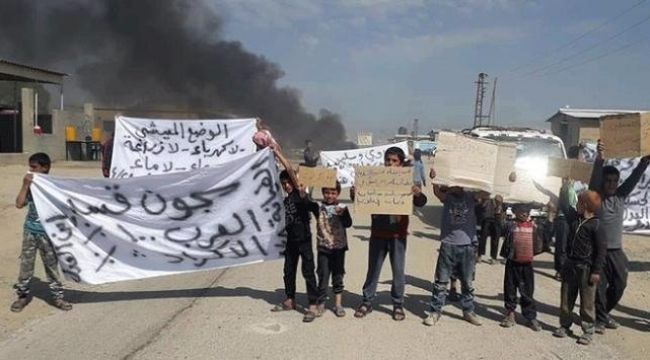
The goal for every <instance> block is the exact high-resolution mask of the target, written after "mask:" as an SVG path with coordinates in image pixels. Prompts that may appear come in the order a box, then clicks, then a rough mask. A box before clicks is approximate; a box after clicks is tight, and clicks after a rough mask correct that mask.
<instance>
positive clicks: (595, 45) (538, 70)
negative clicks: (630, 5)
mask: <svg viewBox="0 0 650 360" xmlns="http://www.w3.org/2000/svg"><path fill="white" fill-rule="evenodd" d="M648 20H650V14H649V15H648V16H646V17H645V18H643V19H642V20H640V21H638V22H636V23H634V24H632V25H630V26H628V27H626V28H625V29H623V30H621V31H619V32H618V33H616V34H614V35H612V36H610V37H608V38H607V39H605V40H603V41H600V42H597V43H596V44H594V45H592V46H589V47H587V48H585V49H582V50H580V51H578V52H577V53H575V54H572V55H569V56H566V57H564V58H562V59H560V60H559V61H556V62H554V63H551V64H548V65H546V66H542V67H541V68H538V69H535V70H532V71H530V72H528V73H526V74H525V76H528V75H535V74H537V73H540V72H542V71H544V70H547V69H549V68H551V67H553V66H556V65H560V64H563V63H564V62H566V61H568V60H571V59H572V58H575V57H577V56H580V55H582V54H584V53H586V52H588V51H590V50H592V49H595V48H597V47H599V46H601V45H602V44H604V43H607V42H609V41H611V40H614V39H616V38H617V37H619V36H621V35H623V34H625V33H626V32H628V31H630V30H632V29H634V28H635V27H637V26H640V25H642V24H643V23H645V22H647V21H648Z"/></svg>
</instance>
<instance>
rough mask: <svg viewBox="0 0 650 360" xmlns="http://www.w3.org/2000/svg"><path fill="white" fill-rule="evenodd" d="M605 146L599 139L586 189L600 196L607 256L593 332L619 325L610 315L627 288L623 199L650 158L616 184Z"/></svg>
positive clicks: (615, 177) (638, 178)
mask: <svg viewBox="0 0 650 360" xmlns="http://www.w3.org/2000/svg"><path fill="white" fill-rule="evenodd" d="M604 150H605V145H604V144H603V143H602V142H601V141H600V140H599V141H598V146H597V154H596V161H595V162H594V169H593V173H592V175H591V182H590V183H589V189H590V190H593V191H597V192H599V193H600V196H601V198H602V207H601V208H600V211H599V214H598V216H599V218H600V227H599V228H598V231H599V233H600V234H601V236H603V237H604V238H605V239H606V240H607V256H606V258H605V265H604V267H603V269H602V272H601V276H600V283H599V284H598V289H597V292H596V332H597V333H599V334H604V333H605V329H606V328H607V329H616V328H618V326H619V325H618V323H617V322H616V321H614V319H612V318H611V317H610V316H609V313H610V312H611V311H612V309H614V307H616V305H617V304H618V302H619V301H620V300H621V298H622V297H623V292H624V291H625V287H626V286H627V273H628V260H627V256H626V255H625V252H624V251H623V243H622V241H623V217H624V215H625V200H626V199H627V197H628V196H630V194H631V193H632V191H633V190H634V188H635V187H636V185H637V183H638V182H639V180H641V176H643V174H644V173H645V171H646V169H647V168H648V165H649V164H650V155H646V156H644V157H642V158H641V160H640V161H639V164H638V165H637V166H636V168H635V169H634V170H633V171H632V174H630V176H629V177H628V178H627V179H625V181H624V182H623V184H621V186H619V185H618V183H619V180H620V177H621V173H620V172H619V171H618V169H617V168H615V167H614V166H611V165H608V166H604V167H603V164H604V162H605V160H604V155H603V153H604Z"/></svg>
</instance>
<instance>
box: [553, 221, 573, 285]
mask: <svg viewBox="0 0 650 360" xmlns="http://www.w3.org/2000/svg"><path fill="white" fill-rule="evenodd" d="M554 228H555V229H554V230H555V252H554V253H553V264H554V266H553V267H554V268H555V271H557V272H559V273H561V272H562V270H563V269H564V263H565V262H566V244H567V237H568V236H569V231H570V230H569V229H570V227H569V223H567V221H566V219H565V218H564V217H559V216H558V217H556V218H555V225H554Z"/></svg>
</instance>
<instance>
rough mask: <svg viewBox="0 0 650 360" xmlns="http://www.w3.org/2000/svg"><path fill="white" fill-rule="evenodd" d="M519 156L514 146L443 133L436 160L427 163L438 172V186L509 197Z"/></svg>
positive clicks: (439, 135)
mask: <svg viewBox="0 0 650 360" xmlns="http://www.w3.org/2000/svg"><path fill="white" fill-rule="evenodd" d="M516 155H517V150H516V145H515V144H514V143H496V142H494V141H490V140H486V139H478V138H473V137H469V136H466V135H463V134H457V133H451V132H441V133H439V134H438V149H437V150H436V157H435V160H434V161H433V162H429V161H427V163H428V165H429V166H430V167H433V168H434V169H435V171H436V178H435V179H434V180H433V182H434V183H436V184H439V185H446V186H452V185H453V186H461V187H464V188H466V189H472V190H483V191H487V192H490V193H493V194H501V195H505V194H508V193H509V192H510V186H511V183H510V181H509V176H510V173H511V172H512V171H513V166H514V162H515V157H516Z"/></svg>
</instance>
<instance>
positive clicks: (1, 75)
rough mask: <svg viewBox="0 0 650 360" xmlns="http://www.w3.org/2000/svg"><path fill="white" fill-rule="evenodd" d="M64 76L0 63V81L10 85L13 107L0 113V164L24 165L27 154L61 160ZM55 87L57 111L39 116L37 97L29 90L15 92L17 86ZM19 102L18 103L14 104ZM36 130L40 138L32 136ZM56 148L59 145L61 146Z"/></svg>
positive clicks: (62, 151) (26, 66)
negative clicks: (19, 163)
mask: <svg viewBox="0 0 650 360" xmlns="http://www.w3.org/2000/svg"><path fill="white" fill-rule="evenodd" d="M66 76H67V74H65V73H61V72H57V71H52V70H47V69H42V68H37V67H33V66H29V65H25V64H18V63H14V62H10V61H7V60H2V59H0V81H2V82H13V83H14V94H13V98H14V100H13V104H0V105H3V109H2V112H0V164H2V163H15V162H24V161H25V158H26V156H27V155H28V154H32V153H35V152H39V151H43V152H47V153H48V154H50V156H52V157H53V158H57V159H60V158H63V157H64V156H65V143H64V142H65V125H64V123H63V121H62V120H61V118H62V117H64V116H65V115H64V110H63V78H64V77H66ZM25 83H32V84H38V85H54V86H58V90H59V97H60V99H59V104H58V109H56V110H54V111H52V112H51V113H45V114H42V113H40V114H39V111H38V109H39V106H38V93H37V92H35V91H34V89H33V88H27V87H23V88H21V89H18V84H21V86H24V84H25ZM18 99H20V101H18ZM36 126H39V128H40V129H41V130H42V132H43V133H42V134H37V133H36V132H35V128H36ZM60 144H63V146H61V145H60Z"/></svg>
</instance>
